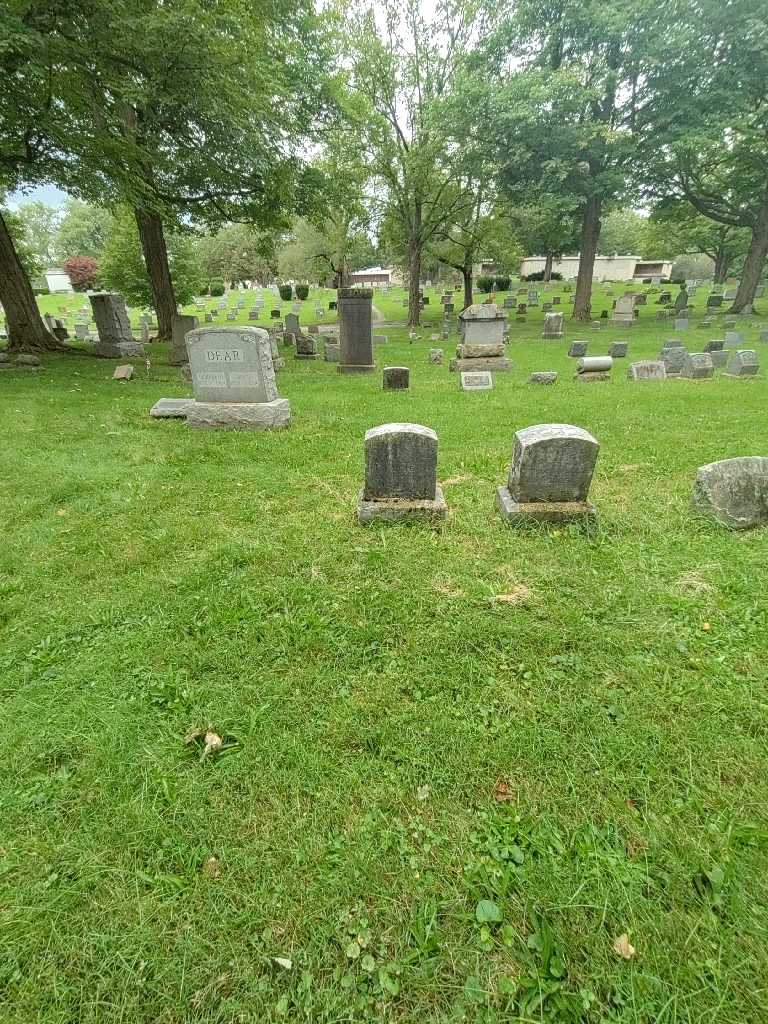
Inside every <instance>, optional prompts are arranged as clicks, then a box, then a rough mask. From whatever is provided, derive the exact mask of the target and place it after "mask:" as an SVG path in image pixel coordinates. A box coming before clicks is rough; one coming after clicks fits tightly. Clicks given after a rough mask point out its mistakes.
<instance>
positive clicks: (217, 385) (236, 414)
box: [186, 327, 291, 430]
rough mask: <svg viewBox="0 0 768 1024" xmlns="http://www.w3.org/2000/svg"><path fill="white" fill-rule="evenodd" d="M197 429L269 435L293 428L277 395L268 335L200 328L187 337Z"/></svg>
mask: <svg viewBox="0 0 768 1024" xmlns="http://www.w3.org/2000/svg"><path fill="white" fill-rule="evenodd" d="M186 343H187V351H188V353H189V365H190V370H191V374H192V389H193V392H194V395H195V401H194V402H192V403H191V404H190V406H189V408H188V410H187V423H188V424H189V426H190V427H195V428H208V429H211V428H219V429H229V430H270V429H277V428H279V427H287V426H288V425H289V424H290V418H291V409H290V404H289V403H288V401H287V399H285V398H280V396H279V395H278V391H277V382H276V380H275V371H274V366H273V364H272V351H271V346H270V340H269V335H268V333H267V332H266V331H265V330H262V329H261V328H260V327H200V328H197V330H194V331H190V332H189V333H188V334H187V336H186Z"/></svg>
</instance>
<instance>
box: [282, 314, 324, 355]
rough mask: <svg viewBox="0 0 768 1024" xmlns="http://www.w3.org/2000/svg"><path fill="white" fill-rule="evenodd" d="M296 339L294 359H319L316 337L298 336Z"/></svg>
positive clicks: (308, 335) (309, 335) (310, 335)
mask: <svg viewBox="0 0 768 1024" xmlns="http://www.w3.org/2000/svg"><path fill="white" fill-rule="evenodd" d="M288 316H290V313H289V314H288ZM294 337H295V339H296V351H295V352H294V359H317V357H318V356H317V341H316V339H315V337H314V335H312V334H296V335H294Z"/></svg>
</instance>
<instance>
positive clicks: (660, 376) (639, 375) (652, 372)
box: [627, 359, 667, 380]
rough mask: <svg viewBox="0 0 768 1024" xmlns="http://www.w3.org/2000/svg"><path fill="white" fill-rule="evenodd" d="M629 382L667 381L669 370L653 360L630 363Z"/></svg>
mask: <svg viewBox="0 0 768 1024" xmlns="http://www.w3.org/2000/svg"><path fill="white" fill-rule="evenodd" d="M627 379H628V380H666V379H667V368H666V366H665V365H664V363H663V362H662V361H661V360H659V361H658V362H656V361H654V360H652V359H645V360H641V361H640V362H638V363H630V364H629V367H628V369H627Z"/></svg>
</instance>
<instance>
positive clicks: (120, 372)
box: [112, 363, 133, 380]
mask: <svg viewBox="0 0 768 1024" xmlns="http://www.w3.org/2000/svg"><path fill="white" fill-rule="evenodd" d="M132 376H133V366H132V365H131V364H130V363H123V365H122V366H116V367H115V372H114V373H113V374H112V380H130V379H131V377H132Z"/></svg>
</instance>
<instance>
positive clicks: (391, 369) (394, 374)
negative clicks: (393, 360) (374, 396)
mask: <svg viewBox="0 0 768 1024" xmlns="http://www.w3.org/2000/svg"><path fill="white" fill-rule="evenodd" d="M410 373H411V371H410V370H409V369H408V367H407V366H385V367H384V374H383V388H384V390H385V391H407V390H408V388H409V387H410Z"/></svg>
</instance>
